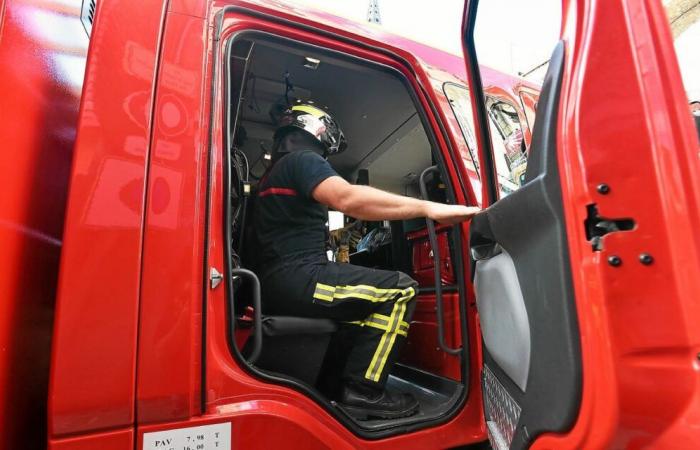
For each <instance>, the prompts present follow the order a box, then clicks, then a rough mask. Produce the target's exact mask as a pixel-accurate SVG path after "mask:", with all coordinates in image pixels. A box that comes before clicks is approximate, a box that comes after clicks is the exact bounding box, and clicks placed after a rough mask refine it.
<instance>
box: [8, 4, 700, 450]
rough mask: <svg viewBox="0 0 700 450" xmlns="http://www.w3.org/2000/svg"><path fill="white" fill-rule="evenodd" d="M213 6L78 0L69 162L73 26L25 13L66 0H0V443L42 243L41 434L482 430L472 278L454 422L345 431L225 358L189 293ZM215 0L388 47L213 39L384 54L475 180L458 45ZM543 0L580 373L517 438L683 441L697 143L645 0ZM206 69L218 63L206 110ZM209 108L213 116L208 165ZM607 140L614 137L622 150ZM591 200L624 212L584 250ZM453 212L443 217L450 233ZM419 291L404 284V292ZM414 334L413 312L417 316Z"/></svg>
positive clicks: (496, 86) (428, 442) (689, 387)
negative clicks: (560, 423)
mask: <svg viewBox="0 0 700 450" xmlns="http://www.w3.org/2000/svg"><path fill="white" fill-rule="evenodd" d="M231 3H234V2H217V1H215V2H211V1H209V0H171V1H170V2H141V3H139V4H138V9H137V10H135V9H133V8H132V7H130V6H125V5H120V4H117V3H116V2H112V1H108V0H105V1H104V2H99V5H98V15H97V19H96V22H95V26H94V28H93V35H92V39H91V43H90V52H89V57H88V62H87V67H88V70H87V73H86V77H85V84H84V89H83V91H82V100H81V106H80V108H81V109H80V116H79V121H78V125H77V139H76V140H75V147H74V153H73V154H74V156H73V162H72V171H71V173H70V176H69V175H68V172H67V171H68V167H69V164H70V163H71V148H72V147H73V140H74V137H73V135H72V133H73V131H72V130H75V129H76V126H75V121H76V106H77V98H78V96H79V95H80V92H79V91H80V85H81V83H82V77H80V76H76V74H77V73H78V72H79V71H76V70H75V69H73V70H69V69H66V68H70V67H74V66H72V65H71V63H69V62H66V61H73V62H74V64H77V66H75V67H78V66H80V63H79V61H80V60H81V59H82V58H83V57H84V53H85V48H84V42H81V43H80V44H78V43H77V41H76V44H75V45H73V44H68V43H66V42H65V41H62V40H57V41H55V42H53V41H51V39H62V38H59V37H56V36H64V34H62V33H55V32H53V33H49V34H46V33H44V32H43V31H42V30H45V29H47V27H44V26H43V25H42V23H41V22H40V21H41V20H45V19H46V18H47V17H48V18H49V19H51V18H54V19H55V18H56V17H60V18H61V19H65V21H64V22H61V21H60V20H59V22H61V23H65V24H66V25H68V24H70V26H71V27H75V26H76V24H77V23H78V22H77V19H76V15H77V12H76V11H75V10H74V9H71V8H68V7H65V6H63V5H64V2H56V3H55V4H54V3H46V2H36V1H21V0H6V1H5V2H3V3H2V10H1V12H2V28H1V29H0V32H1V33H2V46H0V62H1V63H2V64H0V92H1V93H2V95H0V98H2V101H3V112H4V111H12V112H13V114H12V115H10V119H9V120H7V119H5V117H3V119H4V120H3V121H2V123H0V131H1V133H2V136H3V138H5V142H8V145H9V146H11V147H12V148H13V149H15V151H12V152H3V154H2V156H0V158H2V163H3V164H2V166H1V169H0V170H2V175H3V180H6V184H7V186H11V189H10V191H9V192H10V195H5V196H3V197H2V216H0V220H1V222H0V240H1V241H0V243H1V245H2V249H3V252H2V253H3V254H2V255H0V269H1V270H0V287H2V295H3V302H0V330H1V332H2V333H3V335H2V337H3V342H7V343H8V348H9V349H11V351H10V352H7V353H5V352H3V353H0V386H2V389H0V392H2V402H1V403H0V404H1V405H2V406H1V408H3V409H1V410H0V428H2V434H3V439H5V441H4V442H3V444H4V443H5V442H10V443H11V444H12V445H10V447H7V448H27V447H26V446H25V447H21V446H18V445H17V444H16V442H20V441H18V436H20V434H21V435H22V437H25V436H27V435H30V438H35V440H36V442H37V443H38V442H39V441H40V440H41V441H43V440H44V439H45V436H44V434H43V433H41V432H35V433H30V432H29V430H35V429H36V428H35V427H36V417H41V416H43V412H42V411H43V408H44V407H43V406H42V401H43V400H42V396H45V395H46V394H45V393H46V372H45V370H46V369H45V366H46V361H47V358H48V355H49V350H48V342H47V340H48V334H49V333H50V330H51V321H52V310H53V298H54V288H53V285H54V284H55V283H54V281H53V280H56V276H57V270H58V258H59V251H61V255H60V261H61V271H60V277H59V284H58V300H57V305H56V308H55V311H56V318H55V331H54V337H53V344H52V345H53V349H52V352H51V376H50V397H49V407H48V418H49V446H50V448H52V449H59V450H69V449H70V450H78V449H85V448H98V447H99V448H105V449H115V450H116V449H120V450H121V449H131V448H133V447H134V436H136V442H137V447H138V448H140V447H139V446H140V445H141V442H142V434H143V433H144V432H147V431H154V430H160V429H166V428H172V427H179V426H192V425H201V424H204V423H218V422H223V421H230V422H231V423H232V424H233V442H234V448H268V447H273V446H274V447H280V448H325V447H332V448H406V449H418V448H445V447H450V446H457V445H463V444H465V443H469V442H475V441H478V440H482V439H484V437H485V429H484V424H483V415H482V412H481V393H480V386H479V367H480V361H481V353H480V341H479V336H480V333H479V328H478V321H477V316H476V310H475V307H474V305H473V294H472V291H471V286H468V290H469V293H468V305H467V311H466V313H467V322H468V332H469V336H468V339H469V348H468V351H469V354H470V364H469V373H468V379H469V386H468V389H469V397H468V399H467V402H466V405H465V407H464V409H463V410H462V411H461V412H460V413H459V414H458V415H457V416H456V417H455V418H454V419H452V420H451V421H449V422H447V423H445V424H442V425H439V426H436V427H433V428H430V429H425V430H421V431H418V432H414V433H410V434H407V435H402V436H396V437H393V438H389V439H382V440H377V441H366V440H362V439H360V438H358V437H357V436H355V435H353V434H352V433H351V432H350V431H348V430H347V429H346V428H344V427H343V426H342V425H341V424H340V423H339V422H338V421H336V420H335V419H334V418H333V417H332V416H331V415H330V414H328V413H327V412H326V411H325V410H323V409H322V408H321V407H320V406H319V405H317V404H316V403H314V402H313V401H312V400H311V399H309V398H307V397H305V396H304V395H302V394H300V393H298V392H296V391H293V390H291V389H288V388H285V387H281V386H276V385H271V384H268V383H265V382H262V381H260V380H257V379H255V378H253V377H251V376H250V375H249V373H248V372H246V371H245V370H244V369H243V368H242V367H240V366H239V365H237V364H236V363H235V361H234V360H233V358H232V356H231V354H230V352H229V349H228V344H227V341H226V336H225V330H226V326H225V325H226V318H225V314H226V311H225V307H224V305H225V303H224V289H223V287H220V288H218V289H216V290H207V291H206V292H207V295H206V298H205V299H204V303H203V299H202V295H203V292H205V285H204V283H205V282H206V281H205V267H204V257H205V255H208V257H209V265H213V266H215V267H219V268H221V267H223V263H222V259H223V235H222V232H223V230H222V226H221V224H222V222H223V221H222V217H221V214H222V208H221V205H222V203H223V195H224V193H223V192H222V191H221V188H222V186H221V152H222V147H221V143H222V130H221V124H222V116H221V115H222V113H223V108H222V98H223V95H222V94H223V92H222V83H221V81H222V79H223V74H222V73H221V69H222V64H221V57H222V56H223V55H222V54H219V55H218V56H219V58H220V59H219V64H218V65H217V66H216V67H212V56H213V55H212V49H213V41H212V26H213V24H214V20H213V19H214V14H215V13H216V11H218V10H220V9H221V8H222V7H223V6H225V5H227V4H231ZM235 3H236V4H238V5H243V6H246V7H248V8H252V9H255V10H257V11H260V12H264V13H268V14H271V15H273V16H276V17H280V18H283V19H286V20H288V21H289V22H290V23H291V24H299V23H300V24H305V25H309V26H312V27H315V28H318V29H320V30H324V31H327V32H331V33H333V34H335V35H337V36H342V37H346V38H350V39H352V40H354V41H357V42H360V43H361V44H364V45H368V46H372V47H376V48H381V49H384V50H386V51H388V52H389V53H392V54H393V55H395V56H397V57H400V58H403V59H404V60H406V61H407V62H408V64H409V65H408V67H407V66H404V65H402V64H399V63H397V59H396V58H395V57H390V56H387V55H386V54H383V53H380V52H377V51H374V50H371V49H367V48H360V47H358V46H355V45H351V44H348V43H344V42H340V41H338V40H336V39H332V38H328V37H321V36H319V35H317V34H314V33H312V32H308V31H301V30H299V29H296V28H294V27H293V26H287V25H280V24H273V23H270V22H266V21H264V20H261V19H251V18H248V17H244V16H242V15H240V14H239V13H229V14H228V15H227V17H226V19H225V21H224V29H225V36H224V37H223V38H224V39H226V38H228V37H229V36H230V35H231V33H233V32H234V31H235V30H243V29H258V30H263V31H268V32H271V33H274V34H279V35H285V36H289V37H292V38H295V39H298V40H301V41H305V42H309V43H313V44H316V45H320V46H324V47H328V48H331V49H335V50H339V51H342V52H346V53H349V54H353V55H357V56H361V57H364V58H367V59H369V60H372V61H376V62H380V63H383V64H386V65H388V66H390V67H394V68H396V69H397V70H399V71H401V72H403V73H404V74H405V75H406V76H407V77H408V78H409V80H411V84H412V87H413V88H414V89H415V90H416V92H417V93H418V97H419V101H420V102H421V103H422V104H423V105H424V106H425V107H426V109H428V110H429V111H430V109H429V108H427V106H428V105H429V104H433V105H436V106H437V110H436V111H435V112H430V113H429V122H430V125H431V126H432V127H434V128H435V129H436V130H437V129H438V126H437V122H438V121H440V122H441V123H444V124H446V131H447V135H446V136H443V135H442V134H441V133H439V134H438V145H439V147H440V148H441V149H442V151H443V152H446V151H447V148H448V145H447V144H448V142H449V144H450V146H449V147H451V148H453V149H454V151H455V154H454V155H447V154H445V156H446V157H447V159H448V160H450V157H451V156H454V157H455V160H456V164H454V165H450V166H449V167H448V176H449V177H450V179H451V180H452V181H453V182H454V184H455V185H457V186H460V187H461V189H458V192H457V200H458V201H459V202H460V203H466V202H468V203H470V204H474V203H476V202H477V196H478V194H479V192H480V190H481V185H480V183H479V179H478V176H477V174H476V172H475V169H474V166H473V164H472V162H471V156H470V155H469V152H468V149H467V147H466V144H465V142H464V139H463V138H462V136H461V131H460V128H459V125H458V124H457V122H456V120H455V118H454V116H453V114H452V111H451V109H450V106H449V103H448V101H447V99H446V98H445V96H444V93H443V92H442V84H443V83H444V82H445V81H452V82H457V83H459V84H462V85H463V84H464V82H463V81H462V80H463V79H464V78H465V76H466V75H465V69H464V65H463V63H462V62H461V59H460V58H456V57H454V56H452V55H448V54H445V53H444V52H441V51H439V50H436V49H432V48H430V47H427V46H424V45H421V44H417V43H414V42H411V41H408V40H406V39H403V38H400V37H397V36H393V35H390V34H387V33H384V32H382V31H381V30H379V29H378V28H376V27H366V26H363V25H361V24H358V23H354V22H350V21H346V20H343V19H339V18H337V17H335V16H332V15H330V14H326V13H322V12H318V11H313V10H310V9H305V8H301V7H298V6H290V5H288V4H287V3H285V2H281V1H279V2H278V1H273V0H269V1H262V0H261V1H240V2H235ZM166 7H167V8H168V11H169V13H168V14H167V20H166V19H165V17H166V14H165V11H164V8H166ZM563 13H564V14H563V17H564V18H565V20H564V26H563V37H564V39H565V41H566V43H567V57H566V72H565V76H564V89H563V94H562V99H561V102H562V103H561V107H562V111H563V113H562V114H561V117H560V124H559V130H560V134H559V137H558V139H559V148H560V149H561V156H562V157H561V159H560V162H559V163H560V170H561V173H562V179H563V180H565V182H564V185H563V186H562V192H563V196H564V203H565V212H566V219H567V224H568V229H567V231H568V237H569V241H570V248H571V257H572V269H573V270H572V272H573V273H574V276H575V279H574V281H575V289H576V294H577V298H578V299H579V301H578V304H577V307H578V313H579V321H580V327H581V342H582V355H583V367H584V377H583V380H584V389H583V398H582V406H581V411H580V415H579V418H578V420H577V422H576V425H575V426H574V428H573V429H572V430H571V431H570V432H568V433H566V434H565V435H561V436H543V437H541V438H540V439H539V440H538V441H536V442H535V446H536V447H538V448H562V449H564V448H599V447H604V446H612V447H628V446H630V447H642V446H653V447H655V448H678V447H679V443H680V444H685V443H688V446H689V448H690V447H697V446H699V445H700V443H699V442H698V439H699V435H700V433H697V429H698V428H699V427H700V411H699V410H698V406H697V405H699V404H700V393H699V392H700V386H699V384H700V377H698V371H700V364H699V363H698V360H697V355H698V353H700V329H699V328H698V327H697V326H696V324H697V318H698V317H700V310H699V309H700V307H699V306H698V305H697V303H693V300H694V299H696V298H697V293H698V292H700V285H699V283H700V238H699V237H698V236H697V230H698V229H700V213H699V210H700V193H699V191H698V184H697V174H698V173H700V162H699V161H698V158H697V152H698V142H697V136H696V135H695V131H694V129H693V128H692V122H691V120H690V118H689V116H688V110H687V104H686V100H685V97H684V93H683V90H682V84H681V81H680V75H679V73H678V68H677V63H676V60H675V55H674V54H673V46H672V41H671V37H670V33H669V30H668V25H667V23H666V17H665V15H664V11H663V9H662V7H661V5H660V4H659V3H658V2H657V1H655V0H644V1H632V0H624V1H621V2H603V1H602V0H598V1H583V0H581V1H578V2H574V1H573V0H571V1H564V8H563ZM42 14H44V15H42ZM54 16H55V17H54ZM42 17H43V18H44V19H42ZM37 18H38V19H37ZM37 20H39V22H37ZM51 29H54V30H55V29H57V28H51ZM134 30H138V32H134ZM52 42H53V44H52ZM66 57H67V59H66ZM61 61H63V62H61ZM62 67H63V68H64V69H65V70H64V71H62V70H61V68H62ZM20 69H21V70H20ZM213 71H217V76H218V81H219V83H217V84H216V90H215V99H216V103H215V104H214V105H213V106H214V108H215V109H214V112H215V115H214V122H213V123H210V117H209V108H210V104H209V102H210V92H209V91H210V86H211V85H212V75H213V73H214V72H213ZM483 76H484V79H485V80H486V83H485V84H486V85H487V92H488V93H489V94H490V95H498V96H502V97H503V98H508V99H510V102H511V103H513V104H516V105H520V97H519V92H520V90H521V89H523V88H527V89H535V91H536V90H537V86H533V85H529V84H527V83H524V82H522V81H520V80H518V79H515V78H512V77H508V76H505V75H502V74H498V73H496V72H493V71H489V70H488V69H486V68H485V69H484V73H483ZM524 107H525V109H527V108H528V107H530V106H528V105H524ZM521 120H522V117H521ZM210 126H213V127H214V131H215V134H214V141H213V148H212V153H211V155H212V160H211V161H208V160H207V152H208V137H209V134H208V133H209V129H210ZM525 134H526V139H529V138H528V137H527V133H525ZM446 140H447V141H446ZM621 149H627V150H626V152H627V153H625V155H624V157H622V158H621V157H620V153H621ZM621 161H622V163H621ZM209 167H211V169H212V177H213V179H212V181H211V189H212V192H211V194H212V195H211V212H212V216H211V218H210V221H209V228H208V229H207V228H206V226H205V225H206V218H205V211H206V206H207V205H206V203H205V199H206V191H207V186H208V183H209V181H208V180H207V178H206V174H207V169H208V168H209ZM69 178H70V185H71V187H70V194H69V200H68V207H67V211H66V213H65V227H64V225H63V217H64V213H63V208H64V204H65V199H66V192H67V183H68V179H69ZM640 179H642V180H644V183H643V184H640V183H639V181H638V180H640ZM460 180H463V181H464V183H465V184H464V185H460ZM600 182H606V183H609V184H610V185H611V187H612V190H611V193H610V194H609V195H608V196H600V195H598V194H597V193H596V191H595V186H596V185H597V184H598V183H600ZM640 199H643V202H642V201H640ZM592 202H595V203H597V204H598V207H599V211H600V213H601V214H602V215H604V216H613V217H633V218H634V219H635V220H636V222H637V228H636V229H635V230H634V231H631V232H627V233H620V234H616V235H610V236H608V237H606V238H605V243H604V245H605V249H604V251H603V252H601V253H593V252H591V251H590V246H589V244H587V243H586V242H585V236H584V231H583V227H582V226H581V223H583V220H584V218H585V213H586V210H585V206H586V205H587V204H589V203H592ZM467 227H468V225H466V224H465V225H463V226H462V227H461V230H462V235H463V237H464V236H466V235H467V231H468V228H467ZM206 238H208V239H209V241H208V242H207V241H206ZM62 242H63V244H64V245H63V248H62V250H61V248H60V245H61V243H62ZM641 252H647V253H650V254H652V255H653V257H654V264H652V265H650V266H644V265H641V264H639V263H638V262H637V258H638V255H639V253H641ZM613 253H614V254H616V255H619V256H620V257H622V259H623V261H624V263H623V265H622V266H621V267H619V268H613V267H611V266H608V265H607V264H606V263H605V260H606V257H607V256H609V255H611V254H613ZM465 257H466V255H465ZM17 261H21V262H20V263H18V262H17ZM7 299H10V300H11V301H6V300H7ZM431 301H432V302H434V300H433V299H430V298H429V297H425V298H423V299H421V302H422V303H421V305H423V306H422V307H425V308H429V307H431V305H432V303H431ZM447 303H450V304H451V303H454V302H453V301H449V300H448V302H447ZM203 306H206V334H204V335H203V334H202V331H203V330H202V323H203V322H202V320H203V315H202V314H203V313H204V310H203ZM451 311H453V312H454V308H453V309H452V310H451ZM448 313H449V311H448ZM426 317H427V316H426ZM428 322H429V320H426V323H428ZM448 323H455V321H454V320H452V319H448ZM431 332H432V331H428V329H427V328H426V331H425V335H426V336H427V335H428V333H431ZM203 337H204V341H202V338H203ZM448 338H450V339H455V341H453V342H454V343H455V345H456V342H457V341H458V340H459V336H458V335H454V334H452V333H451V332H450V333H448ZM426 339H427V338H426ZM137 340H138V352H137ZM409 345H412V344H409ZM203 346H204V347H205V348H204V350H205V356H206V366H205V372H204V375H205V376H204V378H202V365H201V364H202V348H203ZM423 349H425V347H423ZM25 355H31V358H27V357H25ZM425 360H426V361H431V362H435V361H436V360H434V359H431V358H430V357H429V356H426V358H425ZM42 370H43V371H44V372H42ZM450 370H454V369H450ZM42 373H43V375H42ZM203 382H204V383H205V386H206V398H205V399H204V401H205V406H206V410H205V411H204V414H203V415H201V411H200V410H199V405H200V401H201V400H202V399H200V398H199V396H200V389H201V384H202V383H203ZM8 386H11V387H12V388H13V389H8ZM20 400H22V401H20ZM27 400H29V401H27ZM8 408H11V409H8ZM10 414H11V415H10ZM29 416H33V418H34V419H35V420H33V421H31V420H27V417H29ZM137 422H138V423H137ZM135 426H136V427H137V430H135V428H134V427H135ZM7 439H10V440H9V441H7ZM21 442H22V443H23V444H26V441H21ZM29 444H30V448H31V447H39V445H36V446H33V445H31V444H32V442H29ZM680 446H681V447H682V445H680Z"/></svg>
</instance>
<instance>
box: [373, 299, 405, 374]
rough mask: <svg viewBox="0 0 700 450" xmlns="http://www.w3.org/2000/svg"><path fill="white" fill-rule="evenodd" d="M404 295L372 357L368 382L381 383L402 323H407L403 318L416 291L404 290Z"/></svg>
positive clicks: (395, 307)
mask: <svg viewBox="0 0 700 450" xmlns="http://www.w3.org/2000/svg"><path fill="white" fill-rule="evenodd" d="M402 294H403V295H402V296H401V297H400V298H399V299H398V300H396V303H394V308H393V309H392V311H391V316H390V322H389V328H388V329H386V331H384V334H382V338H381V339H380V340H379V345H378V346H377V350H376V351H375V352H374V356H373V357H372V362H370V364H369V367H368V368H367V372H365V378H367V379H368V380H371V381H379V379H380V378H381V376H382V370H383V369H384V366H385V365H386V361H387V359H388V358H389V354H390V353H391V349H392V348H393V347H394V343H395V341H396V336H398V335H399V334H400V333H399V332H400V329H401V323H402V322H403V323H405V322H404V321H403V318H404V315H405V314H406V304H407V303H408V301H409V300H411V299H412V298H413V296H414V295H415V290H414V289H413V288H412V287H410V288H408V289H405V290H403V291H402Z"/></svg>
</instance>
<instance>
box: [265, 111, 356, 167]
mask: <svg viewBox="0 0 700 450" xmlns="http://www.w3.org/2000/svg"><path fill="white" fill-rule="evenodd" d="M295 129H299V130H303V131H306V132H307V133H309V134H310V135H312V136H313V137H314V138H315V139H316V140H318V141H319V142H320V143H321V145H322V146H323V147H324V149H325V152H326V154H327V155H337V154H338V153H340V152H342V151H344V150H345V149H346V147H347V141H346V140H345V136H344V135H343V132H342V130H341V129H340V127H339V126H338V123H337V122H336V121H335V119H333V117H332V116H331V115H330V114H329V113H328V112H327V111H325V110H324V109H322V108H319V107H318V106H316V105H314V104H313V103H311V102H309V103H302V102H300V103H296V104H294V105H292V106H290V107H289V108H287V109H286V110H285V111H284V113H283V114H282V116H281V117H280V119H279V127H278V128H277V130H276V131H275V139H279V138H281V137H282V136H283V135H284V134H285V133H288V132H289V131H291V130H295Z"/></svg>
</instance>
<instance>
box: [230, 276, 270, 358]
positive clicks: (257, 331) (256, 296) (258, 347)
mask: <svg viewBox="0 0 700 450" xmlns="http://www.w3.org/2000/svg"><path fill="white" fill-rule="evenodd" d="M231 276H232V277H236V276H238V277H241V278H243V279H244V280H245V279H248V281H250V283H251V284H252V285H253V289H252V293H253V350H252V351H251V352H250V355H249V356H248V363H250V364H255V362H256V361H257V360H258V358H259V357H260V352H261V351H262V335H263V330H262V303H261V301H260V280H259V279H258V276H257V275H255V274H254V273H253V272H251V271H250V270H248V269H243V268H240V267H238V268H234V269H231ZM231 297H233V295H231ZM232 310H233V309H232ZM234 321H235V317H231V323H233V322H234ZM232 328H233V327H232ZM231 332H232V330H231ZM231 339H233V336H231ZM234 342H235V341H234Z"/></svg>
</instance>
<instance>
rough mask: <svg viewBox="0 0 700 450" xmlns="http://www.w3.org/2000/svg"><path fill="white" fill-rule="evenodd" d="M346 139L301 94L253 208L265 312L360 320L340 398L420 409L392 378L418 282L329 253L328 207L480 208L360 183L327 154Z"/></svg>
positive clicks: (382, 412)
mask: <svg viewBox="0 0 700 450" xmlns="http://www.w3.org/2000/svg"><path fill="white" fill-rule="evenodd" d="M345 147H346V141H345V137H344V136H343V133H342V131H341V130H340V128H339V126H338V124H337V123H336V121H335V120H334V119H333V118H332V117H331V116H330V115H329V114H328V113H327V112H326V111H325V110H323V109H321V108H318V107H316V106H314V105H313V104H312V103H300V104H296V105H294V106H292V107H291V108H289V109H287V110H286V111H285V112H284V114H283V116H282V118H281V120H280V127H279V128H278V129H277V130H276V132H275V134H274V143H273V150H272V166H271V167H270V168H269V169H268V170H267V171H266V173H265V175H264V176H263V177H262V178H261V180H260V183H259V185H258V187H257V189H256V197H255V207H254V209H253V225H252V232H253V236H252V239H253V244H254V245H255V248H256V249H257V250H256V252H255V253H256V254H255V256H254V258H255V262H254V269H255V270H256V272H257V273H258V276H259V277H260V280H261V285H262V296H263V299H262V302H263V303H262V304H263V313H264V314H269V315H284V316H298V317H299V316H300V317H310V318H328V319H333V320H335V321H338V322H340V323H342V324H343V326H344V327H345V328H352V329H354V333H352V345H351V346H350V347H349V350H348V352H347V354H345V355H343V356H344V358H343V361H344V368H342V372H341V373H342V377H341V378H342V388H341V393H340V398H339V400H340V402H341V403H342V404H343V405H344V407H345V408H346V410H348V411H349V412H350V413H351V414H353V415H355V416H356V417H358V418H368V417H376V418H384V419H391V418H397V417H404V416H409V415H411V414H414V413H415V412H416V411H417V410H418V403H417V401H416V400H415V398H413V396H411V395H410V394H405V393H404V394H400V393H390V392H388V391H386V390H385V389H384V386H385V384H386V381H387V377H388V374H389V372H390V371H391V367H392V365H393V364H394V361H395V360H396V357H397V354H398V351H399V349H400V347H401V344H402V343H403V341H404V340H405V339H406V336H407V334H408V328H409V323H410V320H411V315H412V313H413V310H414V308H415V301H414V297H415V295H416V287H417V283H416V282H415V281H414V280H413V279H411V278H410V277H409V276H408V275H406V274H404V273H401V272H396V271H386V270H376V269H370V268H366V267H360V266H353V265H351V264H342V263H336V262H330V261H328V257H327V255H326V245H325V244H326V237H327V235H326V222H327V220H328V208H329V207H330V208H333V209H335V210H337V211H341V212H343V213H344V214H346V215H348V216H351V217H354V218H357V219H361V220H370V221H377V220H402V219H411V218H416V217H426V216H427V217H430V218H432V219H434V220H437V221H438V222H441V223H447V224H454V223H458V222H461V221H464V220H468V219H469V218H471V217H472V216H473V215H474V214H475V213H476V212H477V211H478V208H469V207H466V206H462V205H444V204H440V203H434V202H429V201H423V200H418V199H414V198H410V197H403V196H399V195H394V194H390V193H387V192H384V191H381V190H378V189H374V188H371V187H369V186H359V185H351V184H349V183H348V182H346V181H345V180H344V179H343V178H341V177H340V176H338V174H337V173H336V172H335V170H333V168H332V167H331V166H330V164H329V163H328V162H327V161H326V157H327V156H330V155H334V154H337V153H340V152H342V151H343V150H344V149H345Z"/></svg>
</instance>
